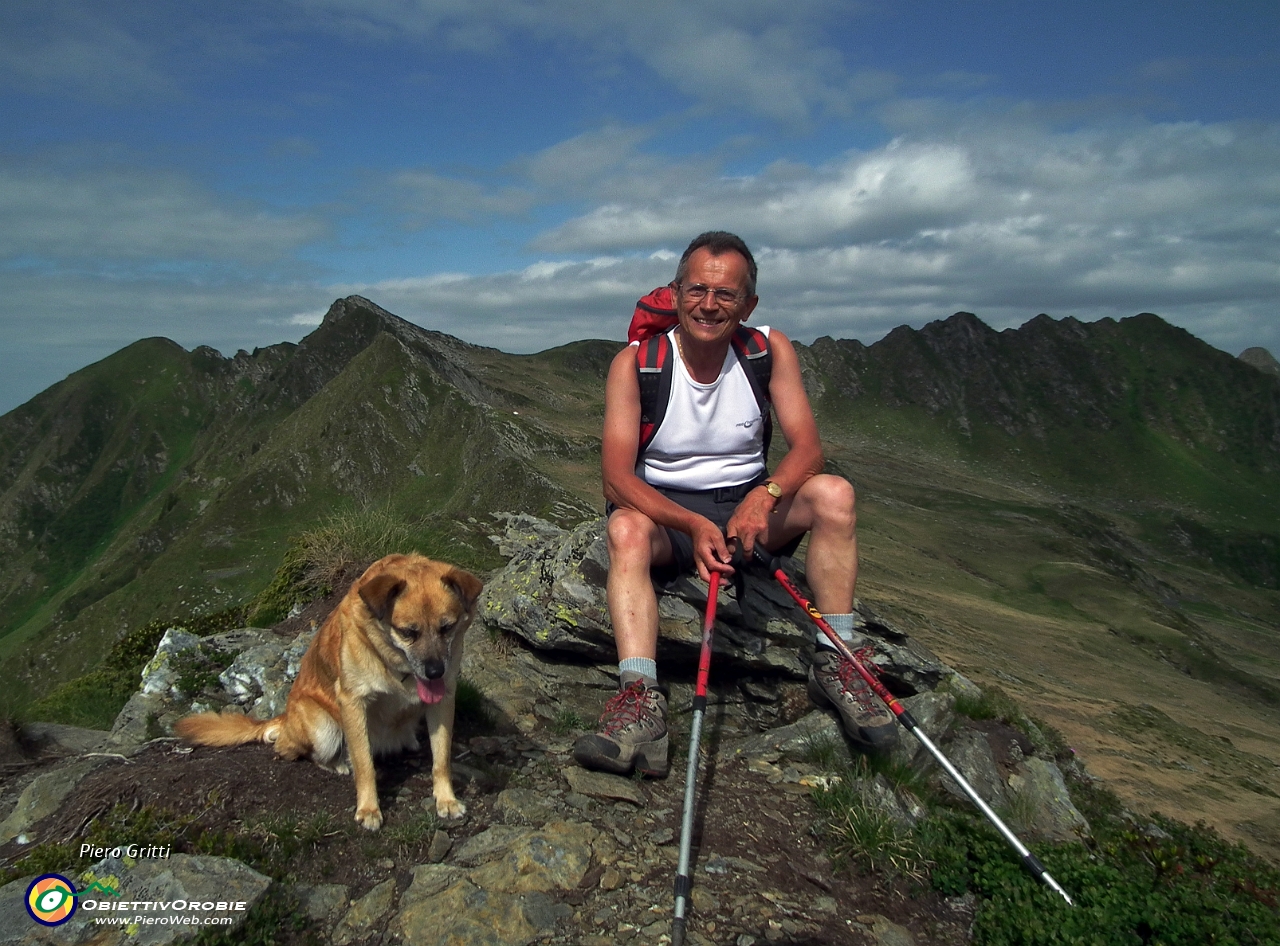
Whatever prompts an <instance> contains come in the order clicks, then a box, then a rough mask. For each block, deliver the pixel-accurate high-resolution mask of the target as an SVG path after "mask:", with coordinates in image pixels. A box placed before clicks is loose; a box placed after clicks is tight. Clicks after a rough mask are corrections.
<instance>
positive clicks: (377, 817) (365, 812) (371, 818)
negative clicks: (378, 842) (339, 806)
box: [356, 808, 382, 831]
mask: <svg viewBox="0 0 1280 946" xmlns="http://www.w3.org/2000/svg"><path fill="white" fill-rule="evenodd" d="M356 823H357V824H359V825H360V827H362V828H364V829H365V830H366V831H377V830H378V829H379V828H381V827H382V812H381V811H379V810H378V809H377V808H357V809H356Z"/></svg>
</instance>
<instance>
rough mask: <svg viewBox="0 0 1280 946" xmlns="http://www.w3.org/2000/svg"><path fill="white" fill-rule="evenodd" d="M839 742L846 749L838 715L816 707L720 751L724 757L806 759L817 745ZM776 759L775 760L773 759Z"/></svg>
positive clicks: (732, 743) (841, 747)
mask: <svg viewBox="0 0 1280 946" xmlns="http://www.w3.org/2000/svg"><path fill="white" fill-rule="evenodd" d="M826 745H835V746H838V747H839V748H840V749H841V751H847V750H845V741H844V733H843V731H842V730H841V729H840V724H839V723H838V722H836V720H835V718H834V716H832V715H829V714H827V713H824V712H822V711H821V710H814V711H813V712H811V713H809V714H808V715H807V716H804V717H802V718H801V719H799V720H797V721H796V722H794V723H791V724H790V725H788V726H779V727H778V728H777V729H770V730H767V731H765V732H762V733H759V734H758V735H755V736H749V737H747V738H745V739H740V740H735V741H733V742H730V743H727V744H726V745H725V747H724V748H723V749H721V750H720V754H721V755H724V756H729V757H732V756H743V757H748V758H750V757H752V756H757V757H759V756H770V755H771V756H774V757H775V758H774V760H776V757H778V756H779V755H781V756H785V757H786V758H788V759H793V760H803V759H804V758H805V757H806V756H807V755H810V754H811V753H812V752H813V751H814V747H815V746H826ZM771 761H773V760H771Z"/></svg>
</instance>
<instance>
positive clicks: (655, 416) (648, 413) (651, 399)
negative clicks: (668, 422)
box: [636, 332, 675, 455]
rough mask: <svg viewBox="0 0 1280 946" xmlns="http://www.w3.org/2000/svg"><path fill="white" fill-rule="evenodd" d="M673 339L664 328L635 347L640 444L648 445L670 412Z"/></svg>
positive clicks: (641, 451) (641, 449)
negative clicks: (638, 381) (638, 386)
mask: <svg viewBox="0 0 1280 946" xmlns="http://www.w3.org/2000/svg"><path fill="white" fill-rule="evenodd" d="M674 370H675V369H674V361H673V359H672V357H671V339H670V338H669V337H668V336H667V334H666V333H665V332H664V333H662V334H661V335H654V336H652V337H651V338H646V339H645V340H644V341H642V342H641V343H640V347H639V348H638V349H636V371H637V372H638V374H639V378H640V448H639V452H638V454H637V455H639V454H642V453H644V450H645V447H647V446H649V444H650V442H652V440H653V438H654V436H655V435H656V434H657V433H658V428H659V427H660V426H661V425H662V419H663V418H664V417H666V416H667V402H668V401H669V400H671V375H672V372H673V371H674Z"/></svg>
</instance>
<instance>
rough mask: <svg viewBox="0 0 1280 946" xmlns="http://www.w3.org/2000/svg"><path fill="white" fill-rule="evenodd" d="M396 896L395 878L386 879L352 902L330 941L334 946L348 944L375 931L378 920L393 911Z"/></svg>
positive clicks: (345, 945)
mask: <svg viewBox="0 0 1280 946" xmlns="http://www.w3.org/2000/svg"><path fill="white" fill-rule="evenodd" d="M395 897H396V882H395V880H393V879H392V880H384V881H383V882H382V883H380V884H378V885H377V886H376V887H374V888H373V889H372V890H370V891H369V892H368V893H367V894H365V895H364V896H363V897H361V898H360V899H359V900H357V901H356V902H355V903H353V904H351V908H350V909H349V910H347V912H346V913H345V914H344V915H343V917H342V919H341V920H340V921H339V922H338V925H337V927H335V928H334V931H333V935H332V936H331V937H330V938H329V941H330V942H331V943H332V944H333V946H347V944H348V943H354V942H356V941H357V940H361V939H365V938H366V937H368V936H369V935H370V934H371V933H372V932H373V931H374V929H375V928H376V926H377V924H378V921H379V920H381V919H382V918H383V917H385V916H386V915H387V914H388V913H390V912H391V906H392V904H393V903H394V901H395Z"/></svg>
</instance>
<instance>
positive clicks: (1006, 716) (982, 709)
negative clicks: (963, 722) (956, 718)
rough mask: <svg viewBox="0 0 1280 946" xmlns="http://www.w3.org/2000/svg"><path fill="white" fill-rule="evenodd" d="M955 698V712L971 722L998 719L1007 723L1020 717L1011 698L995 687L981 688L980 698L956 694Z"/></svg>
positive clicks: (1020, 712)
mask: <svg viewBox="0 0 1280 946" xmlns="http://www.w3.org/2000/svg"><path fill="white" fill-rule="evenodd" d="M955 697H956V712H957V713H959V714H960V715H961V716H967V717H969V718H970V719H973V720H984V719H1000V720H1004V721H1005V722H1008V721H1010V720H1012V719H1016V718H1017V717H1019V716H1021V715H1022V711H1021V710H1020V709H1018V704H1017V703H1015V702H1014V701H1013V698H1012V697H1010V696H1009V694H1007V693H1005V692H1004V690H1002V689H1000V688H999V687H997V686H988V687H985V688H983V690H982V696H980V697H977V698H974V697H973V696H970V695H969V694H966V693H957V694H956V695H955Z"/></svg>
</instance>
